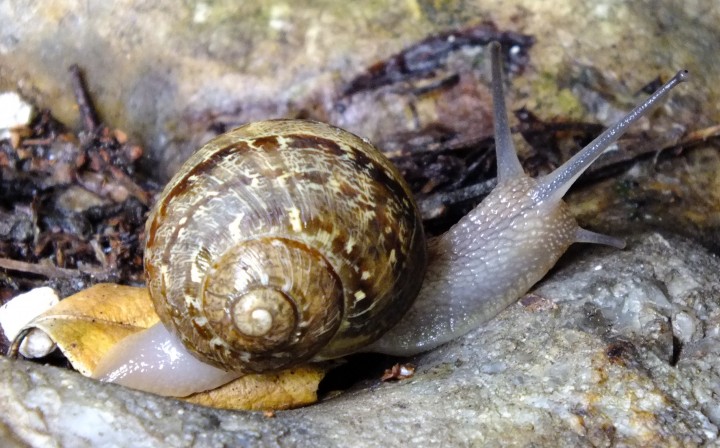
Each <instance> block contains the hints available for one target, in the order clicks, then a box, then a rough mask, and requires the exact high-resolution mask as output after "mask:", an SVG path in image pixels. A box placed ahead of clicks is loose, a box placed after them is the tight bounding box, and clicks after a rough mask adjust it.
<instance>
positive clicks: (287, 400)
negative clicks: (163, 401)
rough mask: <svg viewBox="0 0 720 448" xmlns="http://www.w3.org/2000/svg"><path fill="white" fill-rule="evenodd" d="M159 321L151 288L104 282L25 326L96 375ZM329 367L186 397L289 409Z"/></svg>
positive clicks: (244, 380) (306, 399) (259, 377)
mask: <svg viewBox="0 0 720 448" xmlns="http://www.w3.org/2000/svg"><path fill="white" fill-rule="evenodd" d="M157 321H158V316H157V315H156V314H155V310H154V309H153V305H152V301H151V300H150V296H149V295H148V293H147V290H146V289H145V288H136V287H130V286H121V285H114V284H107V283H106V284H98V285H95V286H93V287H91V288H88V289H86V290H84V291H81V292H79V293H77V294H75V295H73V296H70V297H68V298H66V299H65V300H62V301H60V303H58V304H57V305H55V306H54V307H53V308H51V309H50V310H48V311H47V312H45V313H43V314H41V315H40V316H38V317H37V318H35V319H34V320H33V321H32V322H30V323H29V324H28V325H26V326H25V328H27V329H30V328H37V329H40V330H42V331H44V332H45V333H47V334H48V335H49V336H50V338H51V339H53V340H54V341H55V342H56V343H57V345H58V347H59V348H60V350H61V351H62V352H63V354H64V355H65V356H66V357H67V359H68V360H69V361H70V363H71V364H72V365H73V367H74V368H75V369H77V370H78V371H79V372H80V373H82V374H83V375H85V376H91V375H92V373H93V371H94V370H95V367H96V366H97V363H98V361H99V360H100V359H101V358H102V357H103V356H104V355H105V353H107V351H108V350H110V348H112V347H113V346H114V345H115V344H117V343H118V342H120V341H121V340H122V339H124V338H125V337H127V336H129V335H131V334H133V333H136V332H138V331H141V330H144V329H145V328H148V327H150V326H151V325H153V324H155V323H156V322H157ZM325 370H326V369H325V368H323V367H320V366H315V365H308V366H301V367H297V368H294V369H289V370H284V371H280V372H273V373H268V374H255V375H246V376H244V377H241V378H238V379H237V380H235V381H233V382H231V383H228V384H226V385H224V386H222V387H219V388H217V389H214V390H211V391H207V392H202V393H199V394H195V395H191V396H190V397H187V398H185V400H187V401H189V402H192V403H196V404H201V405H204V406H212V407H218V408H225V409H288V408H293V407H298V406H303V405H307V404H311V403H313V402H315V401H317V387H318V384H319V382H320V380H321V379H322V378H323V376H324V375H325Z"/></svg>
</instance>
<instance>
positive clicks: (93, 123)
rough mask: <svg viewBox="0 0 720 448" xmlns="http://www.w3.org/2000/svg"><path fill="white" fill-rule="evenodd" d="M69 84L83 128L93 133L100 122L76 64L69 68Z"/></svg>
mask: <svg viewBox="0 0 720 448" xmlns="http://www.w3.org/2000/svg"><path fill="white" fill-rule="evenodd" d="M70 82H72V88H73V93H74V94H75V102H77V105H78V108H79V109H80V118H81V119H82V123H83V127H84V128H85V130H86V131H87V132H90V133H93V132H95V130H97V128H98V126H99V123H100V120H99V119H98V116H97V112H96V111H95V106H94V105H93V102H92V99H91V98H90V94H89V93H88V89H87V83H86V82H85V78H84V76H83V74H82V71H81V70H80V67H78V65H77V64H73V65H71V66H70Z"/></svg>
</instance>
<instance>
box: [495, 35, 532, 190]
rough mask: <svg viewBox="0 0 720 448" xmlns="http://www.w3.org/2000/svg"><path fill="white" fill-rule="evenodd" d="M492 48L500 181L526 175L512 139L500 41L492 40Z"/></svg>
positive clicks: (496, 143) (498, 174) (496, 146)
mask: <svg viewBox="0 0 720 448" xmlns="http://www.w3.org/2000/svg"><path fill="white" fill-rule="evenodd" d="M488 49H489V50H490V71H491V74H492V81H491V84H492V97H493V105H494V107H493V118H494V124H495V154H496V158H497V178H498V183H502V182H504V181H506V180H509V179H513V178H516V177H519V176H524V175H525V171H524V170H523V167H522V165H520V160H518V156H517V150H516V149H515V145H514V144H513V141H512V133H511V132H510V124H509V122H508V113H507V109H506V107H505V91H504V88H503V75H502V63H501V58H502V54H501V53H500V51H501V47H500V43H499V42H492V43H490V45H489V46H488Z"/></svg>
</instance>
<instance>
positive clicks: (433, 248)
mask: <svg viewBox="0 0 720 448" xmlns="http://www.w3.org/2000/svg"><path fill="white" fill-rule="evenodd" d="M490 49H491V62H492V75H493V76H492V78H493V86H492V90H493V104H494V114H495V134H496V153H497V161H498V184H497V187H496V188H495V189H494V190H493V191H492V192H491V193H490V195H488V197H487V198H486V199H485V200H484V201H483V202H482V203H481V204H480V205H479V206H478V207H476V208H475V209H474V210H472V211H471V212H470V213H469V214H468V215H466V216H465V217H463V218H462V219H461V220H460V221H459V222H458V223H457V224H456V225H455V226H453V227H452V228H451V229H450V230H449V231H448V232H446V233H445V234H443V235H441V236H439V237H437V238H434V239H431V240H430V241H428V242H427V243H426V241H425V237H424V234H423V230H422V222H421V219H420V216H419V213H418V211H417V207H416V205H415V202H414V200H413V199H412V195H411V194H410V190H409V188H408V186H407V185H406V184H405V182H404V181H403V180H402V177H401V176H400V175H399V173H398V172H397V170H396V169H395V168H394V167H393V166H392V164H391V163H390V162H389V161H387V159H385V157H384V156H383V155H382V154H381V153H380V152H379V151H378V150H377V149H375V148H374V147H373V146H372V145H370V144H369V143H368V142H366V141H364V140H362V139H360V138H359V137H356V136H354V135H352V134H350V133H349V132H346V131H343V130H341V129H338V128H334V127H332V126H330V125H326V124H323V123H318V122H312V121H302V120H271V121H264V122H258V123H252V124H249V125H246V126H243V127H240V128H238V129H235V130H233V131H230V132H229V133H227V134H224V135H221V136H219V137H217V138H216V139H214V140H212V141H211V142H209V143H208V144H207V145H205V146H204V147H203V148H201V149H200V150H199V151H198V152H197V153H196V154H195V155H193V156H192V157H191V158H190V159H189V160H188V161H187V162H186V163H185V165H183V168H181V170H180V172H178V174H177V175H176V176H175V177H174V179H173V180H172V181H171V182H170V183H169V184H168V186H167V187H166V188H165V190H164V191H163V193H162V195H161V197H160V199H159V200H158V202H157V204H156V206H155V208H154V209H153V211H152V212H151V215H150V218H149V219H148V224H147V231H146V234H147V240H146V252H145V266H146V277H147V283H148V288H149V291H150V294H151V296H152V299H153V302H154V304H155V308H156V310H157V312H158V315H159V316H160V319H161V322H162V323H161V324H158V325H156V326H155V327H153V328H151V329H150V330H149V331H147V332H143V333H139V334H137V335H134V336H132V337H131V338H128V340H126V341H124V342H123V343H121V344H119V346H118V347H117V348H116V349H114V350H112V351H111V353H110V354H109V355H108V356H107V357H106V358H105V359H103V360H102V361H101V364H100V365H99V367H98V369H97V371H96V376H97V377H99V378H101V379H104V380H108V381H115V382H118V383H120V384H124V385H126V386H129V387H133V388H136V389H142V390H148V391H151V392H155V393H159V394H163V395H174V396H184V395H189V394H191V393H193V392H197V391H201V390H206V389H209V388H213V387H216V386H218V385H220V384H223V383H225V382H227V381H229V380H230V379H232V378H235V377H238V376H241V375H243V374H246V373H249V372H263V371H268V370H276V369H280V368H284V367H289V366H292V365H295V364H298V363H301V362H305V361H313V360H323V359H330V358H335V357H339V356H343V355H346V354H349V353H352V352H356V351H378V352H383V353H389V354H395V355H404V356H405V355H412V354H416V353H420V352H423V351H427V350H430V349H432V348H434V347H437V346H439V345H441V344H444V343H445V342H448V341H449V340H452V339H454V338H456V337H458V336H460V335H462V334H465V333H467V332H468V331H470V330H471V329H473V328H475V327H477V326H478V325H479V324H481V323H482V322H484V321H487V320H489V319H491V318H492V317H494V316H495V315H497V314H498V313H499V312H500V311H502V310H503V309H504V308H505V307H507V306H508V305H509V304H511V303H512V302H514V301H515V300H517V299H518V298H519V297H520V296H521V295H522V294H524V293H525V292H527V290H528V289H529V288H530V287H532V285H533V284H535V283H536V282H537V281H538V280H540V279H541V278H542V277H543V276H544V275H545V274H546V273H547V272H548V271H549V270H550V268H552V266H553V265H554V264H555V262H556V261H557V259H558V258H559V257H560V256H561V255H562V254H563V253H564V252H565V250H566V249H567V248H568V247H569V246H570V245H571V244H573V243H575V242H589V243H600V244H608V245H612V246H615V247H623V246H624V243H623V242H622V241H621V240H618V239H616V238H613V237H610V236H605V235H600V234H597V233H593V232H590V231H588V230H585V229H582V228H580V227H579V226H578V225H577V223H576V221H575V219H574V218H573V217H572V215H571V214H570V212H569V210H568V208H567V206H566V205H565V204H564V202H563V201H562V197H563V195H564V194H565V193H566V192H567V190H568V189H569V188H570V186H571V185H572V184H573V182H574V181H575V180H576V179H577V178H578V177H579V176H580V174H582V172H583V171H584V170H585V169H586V168H587V167H588V166H589V165H590V164H591V163H592V162H593V161H594V160H595V159H596V158H597V157H598V156H599V155H600V154H601V153H602V152H603V151H604V150H605V149H606V148H607V147H608V146H609V145H610V144H612V143H613V142H614V141H615V140H616V139H617V138H618V137H619V136H620V135H621V134H622V133H623V132H624V131H625V130H626V129H627V128H628V127H629V126H630V125H631V124H632V123H633V122H635V121H636V120H637V119H638V118H640V117H641V116H642V115H643V114H644V113H645V111H646V110H647V109H649V108H650V107H651V106H652V105H654V104H655V103H657V102H658V101H659V100H660V99H662V98H663V97H664V96H665V95H667V93H668V92H669V91H670V90H671V89H672V88H673V87H674V86H675V85H677V84H678V83H680V82H682V81H684V80H686V79H687V73H686V72H684V71H681V72H679V73H678V74H677V75H676V76H675V77H673V78H672V79H671V80H670V81H669V82H668V83H667V84H665V85H664V86H663V87H661V88H660V89H659V90H658V91H657V92H656V93H655V94H653V95H652V96H651V97H650V98H649V99H648V100H646V101H645V102H644V103H643V104H642V105H640V106H638V107H637V108H635V109H634V110H633V111H631V112H630V113H629V114H628V116H627V117H626V118H624V119H623V120H622V121H621V122H619V123H618V124H617V125H615V126H613V127H612V128H610V129H608V130H607V131H605V132H604V133H603V134H601V135H600V136H599V137H598V138H597V139H595V140H594V141H593V142H591V143H590V145H588V146H587V147H586V148H584V149H583V150H581V151H580V152H579V153H578V154H576V155H575V156H574V157H573V158H571V159H570V160H569V161H568V162H566V163H565V164H564V165H562V166H561V167H559V168H558V169H557V170H555V171H554V172H552V173H551V174H549V175H548V176H545V177H542V178H538V179H533V178H530V177H528V176H527V175H525V173H524V172H523V169H522V167H521V165H520V162H519V161H518V158H517V155H516V152H515V148H514V146H513V144H512V141H511V135H510V129H509V126H508V120H507V112H506V110H505V104H504V99H503V88H502V81H501V79H502V76H501V67H500V46H499V45H498V44H491V46H490ZM200 235H205V236H202V237H201V236H200ZM428 255H429V256H428ZM427 259H429V260H430V262H429V263H427V262H426V261H427ZM421 285H422V288H421ZM188 352H189V353H190V354H188ZM149 360H152V361H149ZM168 370H172V371H173V372H174V374H173V377H172V381H168V380H167V379H164V378H165V373H164V372H167V371H168Z"/></svg>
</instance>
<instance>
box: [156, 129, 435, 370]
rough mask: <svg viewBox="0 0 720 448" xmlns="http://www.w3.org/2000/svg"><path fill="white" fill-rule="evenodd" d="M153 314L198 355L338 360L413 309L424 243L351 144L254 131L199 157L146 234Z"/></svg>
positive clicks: (253, 366) (301, 133) (395, 184)
mask: <svg viewBox="0 0 720 448" xmlns="http://www.w3.org/2000/svg"><path fill="white" fill-rule="evenodd" d="M146 235H147V237H146V250H145V267H146V275H147V283H148V287H149V290H150V294H151V296H152V299H153V302H154V303H155V308H156V310H157V312H158V314H159V316H160V319H161V320H162V322H163V323H164V324H165V326H166V327H168V328H169V329H170V330H171V331H172V332H173V333H174V334H176V335H177V336H178V337H179V338H180V339H181V340H182V341H183V343H184V344H185V346H186V347H187V348H188V349H189V350H190V351H191V353H193V354H194V355H195V356H197V357H198V358H199V359H201V360H203V361H205V362H208V363H210V364H213V365H216V366H218V367H221V368H224V369H226V370H236V371H248V372H261V371H267V370H272V369H278V368H283V367H287V366H290V365H293V364H296V363H299V362H302V361H305V360H309V359H313V360H320V359H328V358H334V357H338V356H343V355H345V354H347V353H351V352H353V351H356V350H357V349H358V348H360V347H362V346H364V345H366V344H368V343H369V342H371V341H373V340H375V339H377V338H378V337H379V336H380V335H381V334H382V333H384V332H385V331H386V330H387V329H388V328H390V327H391V326H392V325H394V324H395V323H396V322H397V321H398V320H399V319H400V317H402V316H403V314H404V313H405V312H406V310H407V309H408V307H409V306H410V305H411V303H412V301H413V300H414V298H415V296H416V295H417V293H418V290H419V288H420V286H421V283H422V278H423V275H424V272H425V264H426V254H425V246H426V244H425V237H424V234H423V230H422V223H421V220H420V216H419V213H418V211H417V207H416V205H415V203H414V201H413V199H412V195H411V193H410V191H409V188H408V187H407V185H406V184H405V182H404V181H403V179H402V178H401V176H400V175H399V173H398V172H397V170H396V169H395V168H394V167H393V166H392V164H391V163H390V162H389V161H388V160H387V159H386V158H385V157H384V156H383V155H382V154H380V152H379V151H378V150H377V149H375V148H374V147H373V146H372V145H370V144H369V143H367V142H366V141H364V140H362V139H360V138H359V137H357V136H355V135H353V134H351V133H349V132H347V131H343V130H341V129H338V128H335V127H332V126H330V125H327V124H323V123H317V122H312V121H302V120H270V121H264V122H257V123H252V124H249V125H246V126H243V127H240V128H237V129H235V130H233V131H230V132H228V133H226V134H223V135H221V136H219V137H217V138H215V139H214V140H212V141H210V142H209V143H208V144H207V145H205V146H204V147H203V148H201V149H200V150H199V151H198V152H197V153H195V154H194V155H193V156H192V157H191V158H190V159H189V160H188V161H187V162H186V163H185V164H184V165H183V167H182V168H181V170H180V171H179V172H178V174H177V175H176V176H175V177H174V178H173V180H172V181H171V182H170V183H169V184H168V186H167V187H166V188H165V190H164V191H163V193H162V195H161V197H160V199H159V200H158V202H157V204H156V206H155V208H154V209H153V211H152V212H151V216H150V218H149V219H148V224H147V228H146Z"/></svg>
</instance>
